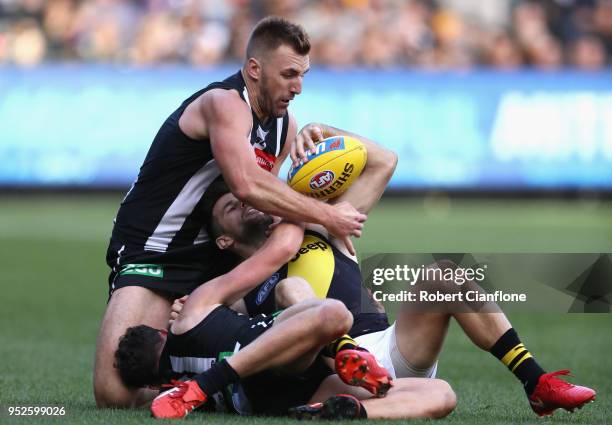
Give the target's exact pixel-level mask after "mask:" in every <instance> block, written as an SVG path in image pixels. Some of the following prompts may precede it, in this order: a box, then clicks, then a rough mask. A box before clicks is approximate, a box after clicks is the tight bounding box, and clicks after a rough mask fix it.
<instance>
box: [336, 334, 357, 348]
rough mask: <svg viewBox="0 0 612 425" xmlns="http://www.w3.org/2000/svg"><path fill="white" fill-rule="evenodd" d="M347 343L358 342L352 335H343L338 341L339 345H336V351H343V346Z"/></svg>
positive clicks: (354, 343) (353, 343)
mask: <svg viewBox="0 0 612 425" xmlns="http://www.w3.org/2000/svg"><path fill="white" fill-rule="evenodd" d="M346 344H350V345H357V343H356V342H355V340H353V338H351V337H350V336H344V337H342V339H341V340H340V341H338V346H337V347H336V351H341V350H342V347H344V346H345V345H346Z"/></svg>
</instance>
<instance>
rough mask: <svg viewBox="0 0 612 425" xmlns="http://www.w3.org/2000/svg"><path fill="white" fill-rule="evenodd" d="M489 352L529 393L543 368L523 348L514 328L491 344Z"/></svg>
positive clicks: (528, 393)
mask: <svg viewBox="0 0 612 425" xmlns="http://www.w3.org/2000/svg"><path fill="white" fill-rule="evenodd" d="M490 352H491V354H493V355H494V356H495V357H497V358H498V359H499V360H500V361H501V362H502V363H503V364H504V365H506V366H507V367H508V369H509V370H510V371H511V372H512V373H513V374H514V376H516V377H517V378H518V379H519V380H520V381H521V382H522V383H523V387H524V388H525V392H526V393H527V395H531V393H533V390H534V389H535V387H536V385H537V384H538V379H540V376H542V375H543V374H544V370H543V369H542V368H541V367H540V365H539V364H538V362H536V360H535V359H534V358H533V356H532V355H531V353H530V352H529V351H528V350H527V349H526V348H525V345H524V344H523V343H522V342H521V340H520V339H519V337H518V335H517V333H516V331H515V330H514V328H510V329H508V331H507V332H506V333H505V334H503V335H502V336H501V337H500V338H499V339H498V340H497V342H496V343H495V344H493V347H491V350H490Z"/></svg>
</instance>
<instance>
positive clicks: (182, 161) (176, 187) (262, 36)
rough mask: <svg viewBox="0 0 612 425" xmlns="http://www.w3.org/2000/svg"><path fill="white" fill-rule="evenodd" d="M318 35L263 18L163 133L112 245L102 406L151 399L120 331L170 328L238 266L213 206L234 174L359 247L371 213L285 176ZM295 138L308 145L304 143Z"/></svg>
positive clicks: (238, 190) (239, 192)
mask: <svg viewBox="0 0 612 425" xmlns="http://www.w3.org/2000/svg"><path fill="white" fill-rule="evenodd" d="M309 50H310V42H309V40H308V36H307V35H306V33H305V32H304V30H303V29H302V28H301V27H300V26H298V25H295V24H292V23H290V22H288V21H286V20H283V19H281V18H274V17H272V18H266V19H263V20H262V21H261V22H259V23H258V24H257V26H256V27H255V29H254V30H253V33H252V34H251V37H250V39H249V42H248V45H247V52H246V60H245V63H244V66H243V67H242V69H241V70H240V71H238V72H237V73H235V74H234V75H232V76H230V77H228V78H226V79H225V80H223V81H220V82H216V83H212V84H210V85H209V86H207V87H206V88H204V89H202V90H200V91H198V92H196V93H194V94H193V95H192V96H191V97H189V98H188V99H187V100H185V101H184V102H183V103H182V104H181V105H180V107H179V108H178V109H177V110H176V111H175V112H173V113H172V114H171V115H170V116H169V117H168V119H167V120H166V121H165V122H164V123H163V125H162V126H161V128H160V130H159V131H158V133H157V135H156V137H155V139H154V140H153V143H152V145H151V148H150V149H149V152H148V154H147V156H146V158H145V160H144V163H143V165H142V167H141V169H140V172H139V174H138V178H137V179H136V181H135V182H134V184H133V186H132V188H131V189H130V191H129V192H128V194H127V195H126V197H125V198H124V200H123V202H122V203H121V207H120V208H119V211H118V213H117V216H116V218H115V225H114V228H113V232H112V236H111V240H110V243H109V247H108V251H107V257H106V260H107V263H108V265H109V266H110V267H111V273H110V276H109V296H110V298H109V302H108V306H107V309H106V312H105V315H104V318H103V320H102V325H101V329H100V334H99V336H98V341H97V346H96V357H95V366H94V395H95V398H96V403H97V405H98V406H100V407H128V406H133V405H138V404H142V403H145V402H146V401H147V400H149V399H150V398H151V396H152V394H151V393H146V392H145V391H141V390H138V391H136V390H131V389H129V388H127V387H125V386H124V385H123V383H122V382H121V380H120V379H119V376H118V375H117V373H116V370H115V369H114V368H113V353H114V352H115V349H116V347H117V343H118V339H119V337H120V336H121V335H122V334H123V333H124V332H125V330H126V329H127V328H128V327H130V326H132V325H135V324H146V325H149V326H152V327H155V328H161V327H164V326H165V323H166V321H167V317H168V314H169V311H170V305H171V299H172V298H173V297H176V296H177V295H182V294H187V293H190V292H191V291H192V290H193V289H195V288H196V287H197V286H198V285H199V284H201V283H203V282H206V281H208V280H210V279H212V278H214V277H215V276H218V275H220V274H222V273H224V272H225V271H227V270H228V269H230V268H231V266H233V265H234V262H235V261H234V258H233V257H232V256H231V255H227V254H218V253H215V250H214V249H213V247H212V244H211V242H210V237H209V235H208V234H207V232H206V228H205V225H204V224H205V223H204V220H203V215H202V208H203V205H204V204H205V202H206V200H207V199H208V197H209V194H208V193H207V191H208V188H209V187H210V185H211V183H212V182H214V181H215V180H217V179H220V178H223V179H225V181H226V182H227V184H228V185H229V187H230V189H231V191H232V193H234V194H235V195H236V197H237V198H238V199H240V200H241V201H244V202H247V203H249V204H250V205H253V206H254V207H255V208H257V209H259V210H261V211H265V212H267V213H269V214H273V215H276V216H281V217H284V218H286V219H289V220H295V221H305V222H315V223H320V224H322V225H323V226H325V227H326V228H327V229H328V230H329V232H330V233H331V234H333V235H335V236H336V237H338V238H339V239H340V240H342V241H344V243H345V244H346V246H347V249H349V250H350V251H352V250H353V247H352V244H351V241H350V237H351V236H357V237H358V236H360V235H361V230H362V227H363V222H364V221H365V219H366V216H365V215H364V214H361V213H359V212H358V211H357V210H356V209H355V208H353V207H352V206H351V205H349V204H347V203H340V204H336V205H329V204H325V203H322V202H319V201H316V200H313V199H310V198H307V197H305V196H303V195H300V194H298V193H297V192H294V191H293V190H291V189H290V188H289V187H287V186H286V185H284V184H282V183H281V182H280V181H279V180H278V179H277V178H276V176H275V174H277V173H278V171H279V169H280V166H281V163H282V162H283V160H284V159H285V158H286V157H287V156H288V155H289V152H290V151H292V150H293V152H299V151H300V150H302V151H303V148H302V147H301V146H303V144H304V140H307V139H308V138H309V137H310V133H309V132H310V131H312V129H311V128H309V127H306V128H305V129H303V131H302V132H300V134H299V135H297V137H296V132H297V124H296V122H295V119H294V118H293V116H292V115H291V114H289V112H288V106H289V102H290V101H291V100H292V99H293V98H294V97H295V96H296V95H298V94H300V93H301V91H302V79H303V77H304V75H305V74H306V72H307V71H308V69H309V58H308V53H309ZM294 142H296V143H297V145H298V147H296V146H293V144H294Z"/></svg>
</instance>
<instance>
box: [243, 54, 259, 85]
mask: <svg viewBox="0 0 612 425" xmlns="http://www.w3.org/2000/svg"><path fill="white" fill-rule="evenodd" d="M246 72H247V74H248V75H249V77H251V78H252V79H253V80H255V81H258V80H259V79H260V78H261V63H259V61H258V60H257V59H255V58H249V60H248V61H247V63H246Z"/></svg>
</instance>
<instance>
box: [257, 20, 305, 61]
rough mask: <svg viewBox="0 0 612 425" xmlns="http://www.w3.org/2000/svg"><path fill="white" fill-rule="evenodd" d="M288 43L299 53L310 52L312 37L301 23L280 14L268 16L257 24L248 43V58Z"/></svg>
mask: <svg viewBox="0 0 612 425" xmlns="http://www.w3.org/2000/svg"><path fill="white" fill-rule="evenodd" d="M282 44H286V45H288V46H290V47H291V48H293V50H295V52H296V53H297V54H299V55H307V54H308V53H309V52H310V38H308V34H306V31H305V30H304V28H302V26H301V25H298V24H294V23H292V22H289V21H288V20H286V19H283V18H280V17H278V16H268V17H266V18H263V19H262V20H261V21H259V22H258V23H257V25H255V28H254V29H253V32H252V33H251V36H250V37H249V42H248V43H247V49H246V59H247V60H248V59H249V58H252V57H256V56H257V55H259V54H261V52H262V51H266V50H274V49H276V48H277V47H278V46H280V45H282Z"/></svg>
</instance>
